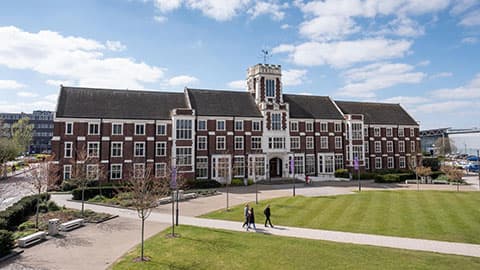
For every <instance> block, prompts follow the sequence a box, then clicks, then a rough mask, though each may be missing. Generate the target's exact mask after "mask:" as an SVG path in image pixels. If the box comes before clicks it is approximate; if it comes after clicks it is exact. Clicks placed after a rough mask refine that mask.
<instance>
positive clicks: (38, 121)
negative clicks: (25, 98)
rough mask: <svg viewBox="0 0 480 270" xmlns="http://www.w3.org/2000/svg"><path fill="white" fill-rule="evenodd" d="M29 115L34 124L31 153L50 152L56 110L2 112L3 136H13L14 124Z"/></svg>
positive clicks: (31, 122) (0, 116)
mask: <svg viewBox="0 0 480 270" xmlns="http://www.w3.org/2000/svg"><path fill="white" fill-rule="evenodd" d="M24 117H28V118H30V124H32V125H33V138H32V144H31V145H30V149H29V152H30V153H50V152H51V151H52V145H51V140H52V136H53V118H54V112H51V111H33V113H31V114H29V113H0V119H1V120H2V122H3V127H1V128H2V131H4V132H3V133H4V134H2V135H3V136H8V137H11V136H12V126H13V124H14V123H16V122H18V120H20V119H22V118H24Z"/></svg>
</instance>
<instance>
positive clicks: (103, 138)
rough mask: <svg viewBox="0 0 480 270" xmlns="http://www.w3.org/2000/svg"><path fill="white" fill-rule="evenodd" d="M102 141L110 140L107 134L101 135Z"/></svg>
mask: <svg viewBox="0 0 480 270" xmlns="http://www.w3.org/2000/svg"><path fill="white" fill-rule="evenodd" d="M102 141H110V137H108V136H103V137H102Z"/></svg>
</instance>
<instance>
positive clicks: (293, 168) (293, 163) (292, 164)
mask: <svg viewBox="0 0 480 270" xmlns="http://www.w3.org/2000/svg"><path fill="white" fill-rule="evenodd" d="M290 171H291V172H292V173H293V172H294V171H295V161H294V159H293V158H292V159H290Z"/></svg>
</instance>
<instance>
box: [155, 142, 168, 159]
mask: <svg viewBox="0 0 480 270" xmlns="http://www.w3.org/2000/svg"><path fill="white" fill-rule="evenodd" d="M162 148H163V154H161V153H159V151H160V152H161V151H162ZM155 156H156V157H165V156H167V142H155Z"/></svg>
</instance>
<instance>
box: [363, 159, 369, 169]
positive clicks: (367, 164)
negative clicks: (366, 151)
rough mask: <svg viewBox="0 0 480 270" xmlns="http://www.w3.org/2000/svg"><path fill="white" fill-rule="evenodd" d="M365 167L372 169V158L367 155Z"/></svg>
mask: <svg viewBox="0 0 480 270" xmlns="http://www.w3.org/2000/svg"><path fill="white" fill-rule="evenodd" d="M364 162H365V169H370V158H369V157H365V160H364Z"/></svg>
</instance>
